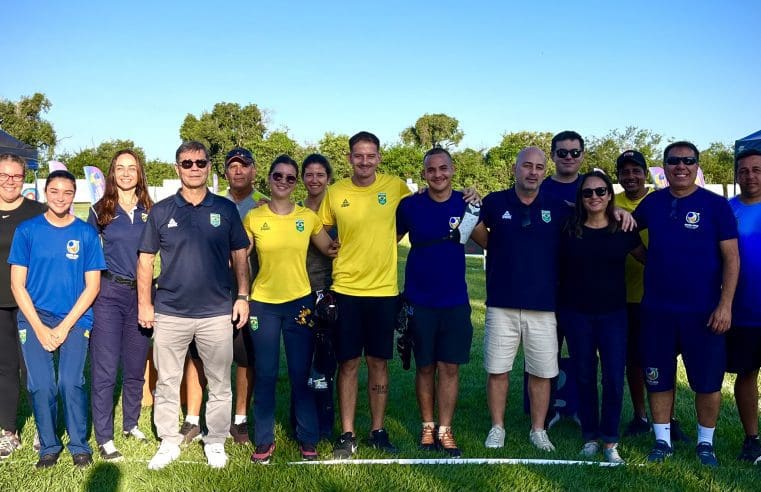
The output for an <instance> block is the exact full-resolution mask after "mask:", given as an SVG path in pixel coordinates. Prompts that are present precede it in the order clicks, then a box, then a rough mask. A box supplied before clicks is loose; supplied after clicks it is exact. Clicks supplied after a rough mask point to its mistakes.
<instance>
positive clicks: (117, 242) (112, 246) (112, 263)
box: [87, 204, 148, 280]
mask: <svg viewBox="0 0 761 492" xmlns="http://www.w3.org/2000/svg"><path fill="white" fill-rule="evenodd" d="M147 221H148V213H147V212H146V211H145V208H144V207H143V206H142V205H140V204H138V205H137V207H136V208H135V210H134V211H133V212H132V217H130V214H128V213H127V212H126V211H125V210H124V209H123V208H122V207H121V206H120V205H118V204H117V205H116V213H115V215H114V218H113V220H112V221H111V223H110V224H108V225H107V226H106V227H104V228H103V229H102V230H101V228H100V226H99V225H98V218H97V215H96V214H95V210H94V209H93V208H92V207H91V208H90V214H89V215H88V216H87V223H88V224H90V225H91V226H93V227H94V228H95V229H96V230H97V231H98V232H100V235H101V238H102V239H103V254H104V255H105V257H106V265H108V271H109V272H111V273H113V274H114V275H118V276H120V277H125V278H130V279H132V280H134V279H135V272H137V247H138V245H139V244H140V236H141V234H142V233H143V229H144V228H145V223H146V222H147Z"/></svg>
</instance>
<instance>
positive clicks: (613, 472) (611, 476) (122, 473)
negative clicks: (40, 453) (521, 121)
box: [0, 247, 761, 492]
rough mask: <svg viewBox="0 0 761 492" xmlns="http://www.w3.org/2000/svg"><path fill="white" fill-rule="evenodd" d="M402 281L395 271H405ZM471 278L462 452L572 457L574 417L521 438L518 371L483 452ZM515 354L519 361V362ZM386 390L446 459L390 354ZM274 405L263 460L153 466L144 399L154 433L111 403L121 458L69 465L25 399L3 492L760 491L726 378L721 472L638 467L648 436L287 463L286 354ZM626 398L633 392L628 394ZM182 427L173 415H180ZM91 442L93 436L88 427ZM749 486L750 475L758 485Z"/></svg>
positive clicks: (196, 459)
mask: <svg viewBox="0 0 761 492" xmlns="http://www.w3.org/2000/svg"><path fill="white" fill-rule="evenodd" d="M406 251H407V250H406V248H404V247H401V248H400V258H401V259H400V264H399V268H400V271H401V272H403V270H404V259H405V257H406ZM400 282H401V280H400ZM468 284H469V286H470V294H471V302H472V305H473V325H474V327H475V336H474V340H473V345H472V348H471V362H470V364H468V365H467V366H464V367H463V368H462V372H461V391H460V399H459V404H458V409H457V414H456V415H455V426H454V430H455V436H456V438H457V442H458V444H459V445H460V447H461V449H462V450H463V455H464V457H466V458H481V457H489V458H553V459H565V460H576V459H578V451H579V449H580V448H581V445H582V444H583V443H582V440H581V436H580V431H579V429H578V427H576V425H575V424H573V423H571V422H565V421H561V423H559V424H558V425H556V426H555V427H553V428H552V430H551V431H550V438H551V439H552V441H553V442H554V444H555V445H556V447H557V452H555V453H551V454H549V453H543V452H540V451H538V450H535V449H534V448H533V447H532V446H531V445H530V444H529V442H528V431H529V419H528V416H527V415H524V413H523V410H522V374H521V371H520V370H517V371H515V372H514V373H513V374H512V377H511V388H510V395H509V404H508V410H507V415H506V427H507V440H506V445H505V448H504V449H500V450H487V449H485V448H484V446H483V441H484V438H485V437H486V433H487V431H488V430H489V427H490V425H489V415H488V411H487V408H486V394H485V380H486V375H485V372H484V369H483V365H482V362H483V357H482V339H483V324H484V299H485V292H484V273H483V270H482V266H481V262H480V261H479V260H477V259H469V260H468ZM522 365H523V362H522V359H520V358H519V359H518V360H517V361H516V363H515V367H516V368H521V367H522ZM390 368H391V369H390V370H391V388H390V391H391V393H390V399H389V405H388V412H387V419H386V422H387V428H388V430H389V432H390V435H391V438H392V440H393V442H394V443H395V444H397V445H398V446H399V447H400V449H401V454H400V457H402V458H425V457H443V455H431V454H428V453H423V452H421V451H419V450H418V449H417V439H418V432H419V428H420V418H419V415H418V411H417V405H416V401H415V392H414V372H413V371H404V370H402V368H401V364H400V362H399V359H398V358H396V359H394V360H393V361H392V363H391V364H390ZM679 381H680V383H679V384H680V386H679V389H678V403H677V417H678V418H679V419H680V420H681V422H682V425H683V427H684V429H685V431H686V432H687V433H688V434H689V435H690V436H691V437H693V438H694V436H695V434H696V433H695V429H694V428H695V412H694V410H693V404H692V401H693V400H692V394H691V393H690V391H689V388H688V387H687V385H686V379H685V375H684V371H683V369H681V368H680V375H679ZM279 383H280V386H279V390H278V410H277V412H278V413H277V422H278V424H277V429H276V434H277V438H276V439H277V446H278V448H277V451H276V454H275V457H274V459H273V462H272V464H271V465H269V466H261V465H254V464H252V463H251V462H250V461H249V456H250V454H251V451H252V447H251V446H239V445H233V444H232V442H231V441H230V440H228V443H227V445H226V449H227V452H228V454H229V456H230V461H229V462H228V466H227V467H226V468H225V469H224V470H221V471H212V470H210V469H209V468H208V467H207V466H206V464H205V458H204V455H203V450H202V448H201V445H200V444H198V443H194V444H192V445H191V446H189V447H188V448H187V449H185V450H184V451H183V453H182V455H181V457H180V461H179V462H177V463H173V464H172V465H170V466H169V467H167V468H166V469H164V470H162V471H159V472H149V471H148V470H147V467H146V465H147V461H148V460H149V459H150V458H151V456H152V455H153V453H154V452H155V450H156V447H157V441H156V440H155V438H154V437H153V428H152V425H151V409H150V408H145V409H143V412H142V416H141V419H140V428H141V429H143V430H144V431H145V432H146V433H147V434H151V438H152V440H151V443H150V444H148V445H138V444H135V443H134V442H132V441H125V440H123V439H122V438H121V436H120V435H118V434H119V433H118V431H119V430H120V429H121V426H120V420H121V416H120V412H121V407H120V406H118V407H117V418H116V422H117V437H116V445H117V447H118V448H119V449H120V450H121V451H122V453H123V454H124V455H125V457H126V460H125V461H124V462H121V463H117V464H109V463H105V462H102V461H100V460H99V459H98V457H97V456H96V457H95V465H94V466H92V467H91V468H90V469H88V470H84V471H81V470H77V469H75V468H74V467H73V466H72V465H71V459H70V456H69V454H68V453H67V452H65V453H64V454H63V455H62V456H61V461H60V463H59V464H58V465H57V466H56V467H55V468H53V469H50V470H42V471H37V470H35V469H34V463H35V462H36V459H37V456H36V454H35V453H34V451H33V450H32V435H33V433H34V423H33V419H32V417H31V409H30V407H29V406H28V405H27V404H24V405H23V407H22V414H23V417H24V420H25V424H24V428H23V441H24V448H23V449H22V450H20V451H18V452H17V453H15V454H14V455H13V457H12V458H11V459H9V460H6V461H4V462H2V463H0V491H16V490H18V491H21V490H28V491H34V490H41V491H44V490H94V491H100V490H105V491H108V490H125V491H164V490H187V491H198V490H399V489H401V490H420V491H426V492H427V491H432V490H509V489H515V490H603V489H605V490H620V489H627V490H701V491H702V490H760V489H761V485H759V484H758V482H759V480H761V470H760V469H758V468H755V467H753V466H752V465H747V464H740V463H738V462H737V461H735V456H736V455H737V453H738V452H739V449H740V446H741V443H742V437H743V434H742V429H741V426H740V423H739V420H738V417H737V412H736V409H735V406H734V400H733V397H732V392H731V386H732V383H733V380H732V379H731V378H730V377H727V379H726V381H725V387H724V391H723V395H722V396H723V403H722V414H721V419H720V422H719V426H718V430H717V434H716V451H717V454H718V456H719V460H720V461H721V467H720V468H718V469H717V470H708V469H705V468H703V467H701V466H700V465H699V464H698V462H697V459H696V457H695V454H694V446H693V445H691V444H682V445H677V447H676V453H675V455H674V457H673V459H670V460H669V461H667V462H666V463H665V464H662V465H642V463H644V461H645V456H646V455H647V453H648V451H649V450H650V446H651V444H652V439H651V437H649V436H648V437H641V438H637V439H629V440H623V442H622V443H621V446H620V450H621V455H622V456H623V458H624V459H625V460H627V463H628V465H626V466H623V467H618V468H603V467H598V466H564V465H548V466H539V465H457V466H454V465H415V466H405V465H339V466H321V465H317V466H293V465H289V464H288V462H290V461H297V460H298V459H299V453H298V448H297V445H296V443H295V442H294V441H292V440H291V439H289V438H288V428H287V426H288V424H287V422H288V394H289V392H288V388H287V384H288V381H287V375H286V372H285V362H284V361H283V363H282V364H281V374H280V380H279ZM365 385H366V372H365V371H364V370H363V371H362V376H361V379H360V395H361V398H360V400H359V405H358V409H357V415H358V417H357V423H356V428H357V432H358V434H359V436H360V438H362V437H364V436H365V435H366V433H367V432H368V430H369V429H368V426H369V412H368V408H367V401H366V398H365V397H364V392H363V388H365V387H366V386H365ZM625 399H628V393H627V394H626V396H625ZM630 418H631V405H630V404H629V402H628V401H625V407H624V415H623V418H622V421H623V423H625V422H627V421H628V420H629V419H630ZM178 425H179V424H178ZM91 444H92V446H93V448H94V449H95V438H94V436H93V437H91ZM363 444H364V443H363V442H362V441H361V442H360V450H359V453H358V455H357V457H358V458H387V457H388V456H386V455H384V454H382V453H380V452H376V451H373V450H370V449H368V448H367V447H366V446H364V445H363ZM331 449H332V447H331V445H330V443H327V442H322V443H320V445H319V447H318V451H319V452H320V455H321V457H322V458H326V459H328V458H330V452H331ZM754 484H756V485H754Z"/></svg>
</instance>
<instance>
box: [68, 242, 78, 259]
mask: <svg viewBox="0 0 761 492" xmlns="http://www.w3.org/2000/svg"><path fill="white" fill-rule="evenodd" d="M66 258H68V259H70V260H76V259H77V258H79V241H77V240H76V239H69V240H68V241H67V242H66Z"/></svg>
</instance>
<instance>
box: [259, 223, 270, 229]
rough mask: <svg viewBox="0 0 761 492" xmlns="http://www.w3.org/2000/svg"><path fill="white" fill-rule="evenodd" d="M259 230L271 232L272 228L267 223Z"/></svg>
mask: <svg viewBox="0 0 761 492" xmlns="http://www.w3.org/2000/svg"><path fill="white" fill-rule="evenodd" d="M259 230H260V231H269V230H270V226H269V224H267V223H266V222H265V223H264V224H262V226H261V227H260V228H259Z"/></svg>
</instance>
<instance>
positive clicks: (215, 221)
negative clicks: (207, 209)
mask: <svg viewBox="0 0 761 492" xmlns="http://www.w3.org/2000/svg"><path fill="white" fill-rule="evenodd" d="M209 223H210V224H211V225H212V227H219V224H221V223H222V219H221V218H220V217H219V214H209Z"/></svg>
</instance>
